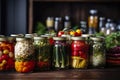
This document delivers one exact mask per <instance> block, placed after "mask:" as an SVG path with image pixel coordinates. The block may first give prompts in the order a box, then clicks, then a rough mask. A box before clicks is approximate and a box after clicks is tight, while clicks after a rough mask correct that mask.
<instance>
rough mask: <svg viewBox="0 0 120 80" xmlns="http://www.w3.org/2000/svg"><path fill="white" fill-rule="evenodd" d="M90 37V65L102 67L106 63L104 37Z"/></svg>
mask: <svg viewBox="0 0 120 80" xmlns="http://www.w3.org/2000/svg"><path fill="white" fill-rule="evenodd" d="M90 39H91V41H90V67H92V68H104V67H105V64H106V54H105V52H106V51H105V42H104V38H102V37H91V38H90Z"/></svg>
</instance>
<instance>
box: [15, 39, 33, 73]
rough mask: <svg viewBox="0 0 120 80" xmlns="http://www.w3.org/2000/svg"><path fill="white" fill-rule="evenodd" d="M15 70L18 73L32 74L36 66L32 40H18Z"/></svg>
mask: <svg viewBox="0 0 120 80" xmlns="http://www.w3.org/2000/svg"><path fill="white" fill-rule="evenodd" d="M16 41H17V42H16V45H15V69H16V71H17V72H22V73H26V72H31V71H33V69H34V66H35V54H34V46H33V41H32V39H31V38H16Z"/></svg>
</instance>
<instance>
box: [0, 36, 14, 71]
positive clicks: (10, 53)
mask: <svg viewBox="0 0 120 80" xmlns="http://www.w3.org/2000/svg"><path fill="white" fill-rule="evenodd" d="M13 69H14V45H13V44H12V43H9V42H8V40H7V38H6V37H0V71H10V70H13Z"/></svg>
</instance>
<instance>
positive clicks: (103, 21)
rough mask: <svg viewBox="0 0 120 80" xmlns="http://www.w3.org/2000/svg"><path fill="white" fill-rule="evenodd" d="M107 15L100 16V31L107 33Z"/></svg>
mask: <svg viewBox="0 0 120 80" xmlns="http://www.w3.org/2000/svg"><path fill="white" fill-rule="evenodd" d="M105 23H106V21H105V17H100V18H99V32H102V33H104V34H106V28H105Z"/></svg>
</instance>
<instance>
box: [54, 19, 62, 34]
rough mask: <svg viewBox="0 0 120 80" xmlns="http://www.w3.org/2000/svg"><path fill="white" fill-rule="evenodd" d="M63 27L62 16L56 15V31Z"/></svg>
mask: <svg viewBox="0 0 120 80" xmlns="http://www.w3.org/2000/svg"><path fill="white" fill-rule="evenodd" d="M62 29H63V23H62V18H61V17H56V18H55V24H54V30H55V31H56V33H58V32H59V31H61V30H62Z"/></svg>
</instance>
